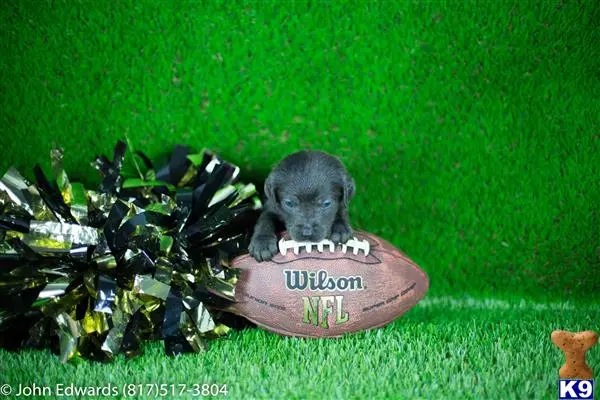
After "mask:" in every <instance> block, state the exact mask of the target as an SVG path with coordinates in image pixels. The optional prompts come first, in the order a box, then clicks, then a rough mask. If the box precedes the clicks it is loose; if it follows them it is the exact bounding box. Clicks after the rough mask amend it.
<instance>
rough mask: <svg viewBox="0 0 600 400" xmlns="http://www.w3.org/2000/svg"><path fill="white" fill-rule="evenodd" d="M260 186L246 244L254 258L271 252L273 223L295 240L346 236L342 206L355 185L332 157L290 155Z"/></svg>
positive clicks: (347, 227) (339, 240) (315, 153)
mask: <svg viewBox="0 0 600 400" xmlns="http://www.w3.org/2000/svg"><path fill="white" fill-rule="evenodd" d="M264 189H265V202H264V207H263V211H262V213H261V215H260V217H259V218H258V221H257V223H256V226H255V228H254V234H253V236H252V239H251V241H250V246H249V252H250V254H251V255H252V256H253V257H254V258H255V259H256V260H257V261H266V260H270V259H271V258H272V257H273V255H274V254H275V253H276V252H277V224H278V222H282V223H283V225H284V226H285V229H286V230H287V231H288V233H289V234H290V236H291V238H292V239H293V240H295V241H298V242H319V241H321V240H323V239H325V238H329V239H330V240H332V241H333V242H335V243H345V242H347V241H348V239H350V238H351V237H352V228H351V227H350V221H349V218H348V204H349V202H350V199H351V198H352V197H353V196H354V191H355V183H354V180H353V179H352V177H351V176H350V175H349V174H348V172H347V171H346V168H345V167H344V166H343V165H342V163H341V162H340V161H339V160H338V159H337V158H335V157H333V156H331V155H329V154H327V153H325V152H322V151H312V150H304V151H299V152H297V153H294V154H291V155H289V156H287V157H286V158H284V159H283V160H282V161H281V162H280V163H279V164H278V165H277V166H275V168H273V170H272V171H271V173H270V174H269V176H268V177H267V180H266V181H265V186H264Z"/></svg>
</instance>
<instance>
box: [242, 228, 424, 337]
mask: <svg viewBox="0 0 600 400" xmlns="http://www.w3.org/2000/svg"><path fill="white" fill-rule="evenodd" d="M232 267H234V268H239V269H240V270H241V271H240V277H239V280H238V282H237V284H236V287H235V300H236V303H235V305H234V310H235V312H236V313H237V314H239V315H242V316H244V317H245V318H247V319H248V320H250V321H252V322H254V323H255V324H256V325H258V326H259V327H262V328H264V329H267V330H269V331H272V332H275V333H278V334H282V335H287V336H298V337H336V336H341V335H343V334H345V333H352V332H357V331H362V330H366V329H373V328H378V327H381V326H384V325H386V324H388V323H390V322H392V321H393V320H395V319H396V318H398V317H400V316H401V315H403V314H404V313H406V312H407V311H408V310H410V309H411V308H412V307H414V306H415V304H417V302H418V301H419V300H421V299H422V298H423V296H424V295H425V293H426V292H427V290H428V289H429V278H428V277H427V275H426V274H425V272H424V271H422V270H421V269H420V268H419V267H418V266H417V265H416V264H415V263H414V262H413V261H412V260H410V259H409V258H408V257H407V256H406V255H404V254H403V253H402V252H400V251H399V250H398V249H396V248H395V247H394V246H392V245H391V244H390V243H388V242H386V241H385V240H383V239H381V238H379V237H377V236H375V235H371V234H369V233H366V232H355V234H354V238H353V239H350V240H349V241H348V242H347V243H346V244H344V245H337V246H336V245H334V244H333V242H331V241H329V240H324V241H322V242H319V243H306V242H302V243H301V242H295V241H293V240H291V239H290V238H289V236H287V234H285V233H284V234H283V236H282V239H281V240H280V241H279V253H277V254H276V255H275V256H274V257H273V259H272V260H270V261H265V262H257V261H256V260H255V259H254V258H253V257H252V256H250V255H249V254H245V255H243V256H240V257H237V258H235V259H234V260H233V263H232Z"/></svg>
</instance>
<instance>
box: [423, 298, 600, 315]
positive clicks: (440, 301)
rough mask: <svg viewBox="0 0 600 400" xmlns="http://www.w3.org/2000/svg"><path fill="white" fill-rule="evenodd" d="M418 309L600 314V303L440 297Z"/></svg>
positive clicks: (426, 299) (426, 300) (424, 300)
mask: <svg viewBox="0 0 600 400" xmlns="http://www.w3.org/2000/svg"><path fill="white" fill-rule="evenodd" d="M417 307H449V308H453V309H460V308H465V309H485V310H490V309H496V310H536V311H568V310H589V311H597V312H599V313H600V304H599V303H590V304H589V305H585V304H581V305H580V304H573V303H569V302H564V303H558V302H555V303H536V302H532V301H528V300H515V301H508V300H500V299H493V298H491V299H478V298H474V297H468V296H465V297H451V296H440V297H431V296H425V298H424V299H423V300H421V301H420V302H419V303H418V305H417Z"/></svg>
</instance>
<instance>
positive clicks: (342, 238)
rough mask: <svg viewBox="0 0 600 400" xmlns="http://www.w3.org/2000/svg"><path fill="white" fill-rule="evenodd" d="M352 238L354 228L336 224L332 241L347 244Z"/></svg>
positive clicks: (333, 227) (332, 231) (333, 228)
mask: <svg viewBox="0 0 600 400" xmlns="http://www.w3.org/2000/svg"><path fill="white" fill-rule="evenodd" d="M351 237H352V228H350V226H349V225H348V224H345V223H343V222H335V223H334V224H333V226H332V227H331V241H332V242H334V243H346V242H347V241H348V239H350V238H351Z"/></svg>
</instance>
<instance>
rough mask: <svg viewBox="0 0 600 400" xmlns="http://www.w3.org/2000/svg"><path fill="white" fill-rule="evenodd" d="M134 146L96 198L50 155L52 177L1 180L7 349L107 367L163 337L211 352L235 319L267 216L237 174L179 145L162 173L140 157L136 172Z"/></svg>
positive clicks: (1, 333)
mask: <svg viewBox="0 0 600 400" xmlns="http://www.w3.org/2000/svg"><path fill="white" fill-rule="evenodd" d="M126 150H127V146H126V145H125V143H124V142H119V143H117V146H116V147H115V151H114V153H113V156H112V159H109V158H108V157H105V156H98V157H96V159H95V160H94V162H92V166H93V167H94V168H95V169H97V170H98V171H99V172H100V173H101V175H102V182H101V184H100V185H99V186H98V187H96V188H93V189H87V188H85V186H84V185H83V184H82V183H80V182H75V181H72V179H71V178H70V177H69V176H68V174H67V172H66V171H65V170H64V168H63V151H62V149H59V148H55V149H52V151H51V165H52V171H53V173H54V177H53V179H48V178H47V177H46V176H45V175H44V173H43V171H42V169H41V168H40V167H39V166H38V165H36V166H35V168H34V171H33V172H34V173H33V176H34V177H35V183H31V182H29V181H28V180H27V179H26V178H24V177H23V175H21V174H20V173H19V172H18V171H17V170H16V169H14V168H10V169H9V170H8V171H7V172H6V174H5V175H4V176H3V177H2V179H1V180H0V347H3V348H7V349H12V350H18V349H21V348H51V349H53V350H56V351H57V353H58V355H59V358H60V360H61V361H62V362H67V361H69V360H73V359H75V358H78V357H83V358H87V359H93V360H99V361H109V360H112V359H114V357H115V356H117V355H119V354H123V355H125V356H126V357H134V356H137V355H139V354H141V353H142V348H143V346H142V344H143V342H144V341H146V340H162V341H163V342H164V345H165V352H166V353H167V354H169V355H176V354H181V353H185V352H198V351H204V350H206V348H207V344H208V342H209V341H210V340H213V339H215V338H218V337H221V336H224V335H227V333H228V332H229V331H230V329H231V327H230V326H229V325H228V324H229V323H231V322H232V321H234V319H232V318H235V317H233V316H231V315H230V314H227V313H226V312H224V310H227V309H228V307H230V306H231V304H232V302H233V301H234V296H233V293H234V289H235V283H236V280H237V271H235V270H234V269H232V268H230V261H231V260H232V259H233V258H234V257H235V256H237V255H239V254H241V253H244V252H246V251H247V246H248V241H249V238H250V235H251V233H252V228H253V226H254V223H255V222H256V218H257V217H258V212H259V211H260V208H261V206H262V205H261V203H260V199H259V198H258V196H257V194H256V188H255V186H254V185H253V184H251V183H250V184H245V183H242V182H239V181H238V176H239V173H240V169H239V167H237V166H235V165H232V164H230V163H228V162H227V161H225V160H222V159H221V158H220V157H218V156H217V155H216V154H214V153H211V152H210V151H207V150H203V151H201V152H200V153H192V152H191V151H190V150H189V149H188V148H187V147H185V146H176V147H175V149H174V151H173V152H172V154H171V156H170V157H169V159H168V162H167V163H166V164H164V165H162V166H159V167H157V168H155V166H154V163H153V162H152V161H151V160H150V159H149V158H148V157H147V156H146V155H145V154H144V153H142V152H140V151H135V152H134V154H135V155H134V157H133V158H132V162H133V164H134V167H135V168H134V170H135V171H136V175H127V174H125V173H124V172H123V166H124V165H125V163H126V162H127V161H128V159H127V157H126Z"/></svg>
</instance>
